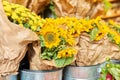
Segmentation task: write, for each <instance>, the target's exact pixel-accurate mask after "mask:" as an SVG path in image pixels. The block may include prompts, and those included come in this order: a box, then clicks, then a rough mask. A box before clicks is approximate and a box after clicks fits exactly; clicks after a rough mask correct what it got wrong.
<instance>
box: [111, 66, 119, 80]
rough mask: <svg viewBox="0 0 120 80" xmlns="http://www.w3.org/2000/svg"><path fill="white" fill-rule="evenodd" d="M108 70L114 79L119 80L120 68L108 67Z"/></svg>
mask: <svg viewBox="0 0 120 80" xmlns="http://www.w3.org/2000/svg"><path fill="white" fill-rule="evenodd" d="M109 72H110V73H111V74H112V76H113V77H114V78H115V80H120V69H118V68H114V67H113V68H110V69H109Z"/></svg>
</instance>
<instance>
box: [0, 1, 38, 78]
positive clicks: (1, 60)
mask: <svg viewBox="0 0 120 80" xmlns="http://www.w3.org/2000/svg"><path fill="white" fill-rule="evenodd" d="M34 41H36V42H38V41H39V38H38V36H37V35H36V34H35V33H34V32H32V31H30V30H29V29H25V28H24V27H20V26H18V25H16V24H14V23H11V22H10V21H9V20H8V18H7V16H6V15H5V12H4V10H3V6H2V0H0V75H2V76H4V75H7V74H12V73H15V72H17V71H18V68H19V63H20V61H21V60H22V59H23V57H24V56H25V54H26V51H27V50H28V44H30V43H33V42H34ZM0 80H1V79H0Z"/></svg>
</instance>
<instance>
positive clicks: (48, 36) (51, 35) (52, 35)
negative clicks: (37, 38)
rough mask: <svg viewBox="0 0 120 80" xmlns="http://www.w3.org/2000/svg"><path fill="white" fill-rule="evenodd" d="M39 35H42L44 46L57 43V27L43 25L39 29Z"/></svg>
mask: <svg viewBox="0 0 120 80" xmlns="http://www.w3.org/2000/svg"><path fill="white" fill-rule="evenodd" d="M40 33H41V35H42V36H43V37H44V43H45V47H47V48H52V47H56V46H58V45H59V42H60V38H59V35H60V34H59V32H58V28H57V27H53V26H48V24H47V26H43V27H42V29H41V31H40Z"/></svg>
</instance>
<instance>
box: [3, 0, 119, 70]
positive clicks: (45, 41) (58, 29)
mask: <svg viewBox="0 0 120 80" xmlns="http://www.w3.org/2000/svg"><path fill="white" fill-rule="evenodd" d="M3 6H4V10H5V12H6V15H7V16H8V18H9V20H10V21H12V22H14V23H16V24H18V25H21V26H23V27H26V28H29V29H31V30H32V31H34V32H36V34H37V35H38V36H39V38H40V41H41V44H40V46H41V47H42V48H41V56H40V58H41V59H43V60H48V61H53V62H54V63H55V66H56V67H59V68H60V67H64V66H66V65H69V64H71V63H72V62H73V61H74V59H75V55H76V53H77V50H76V48H75V47H76V45H77V41H76V38H78V37H79V36H80V34H81V33H84V32H85V33H87V34H89V35H90V38H91V41H98V40H101V39H102V38H103V37H104V36H107V37H108V38H109V39H110V40H111V41H112V42H114V43H115V44H117V45H119V46H120V38H119V37H120V25H119V24H116V23H114V22H113V21H110V22H108V23H106V22H105V21H103V20H102V19H101V18H100V17H97V18H96V19H88V18H85V19H77V18H74V17H72V18H70V17H61V18H56V19H52V18H46V19H42V18H40V17H39V16H38V15H36V14H34V13H31V12H30V11H29V10H28V9H26V8H25V7H23V6H20V5H18V4H12V3H8V2H6V1H3Z"/></svg>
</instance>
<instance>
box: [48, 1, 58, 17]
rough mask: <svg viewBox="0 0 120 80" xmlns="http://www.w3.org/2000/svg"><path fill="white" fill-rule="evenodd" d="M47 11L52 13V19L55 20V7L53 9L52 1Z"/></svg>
mask: <svg viewBox="0 0 120 80" xmlns="http://www.w3.org/2000/svg"><path fill="white" fill-rule="evenodd" d="M49 9H50V10H51V11H52V14H53V18H54V19H56V18H57V15H56V14H55V7H54V4H53V2H52V1H51V2H50V6H49Z"/></svg>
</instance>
